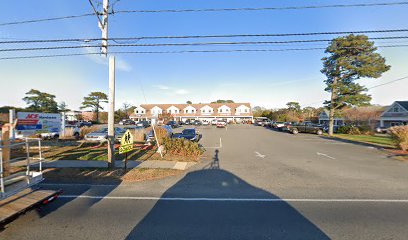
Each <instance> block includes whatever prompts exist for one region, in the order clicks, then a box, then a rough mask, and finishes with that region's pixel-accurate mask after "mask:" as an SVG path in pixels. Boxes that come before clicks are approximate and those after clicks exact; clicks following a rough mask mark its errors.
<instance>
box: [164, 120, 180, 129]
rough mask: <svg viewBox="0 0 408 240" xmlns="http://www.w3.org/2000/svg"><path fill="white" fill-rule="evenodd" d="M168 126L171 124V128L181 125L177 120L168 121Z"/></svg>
mask: <svg viewBox="0 0 408 240" xmlns="http://www.w3.org/2000/svg"><path fill="white" fill-rule="evenodd" d="M166 125H167V126H170V127H171V128H178V127H180V125H179V124H178V123H177V122H176V121H168V122H167V123H166Z"/></svg>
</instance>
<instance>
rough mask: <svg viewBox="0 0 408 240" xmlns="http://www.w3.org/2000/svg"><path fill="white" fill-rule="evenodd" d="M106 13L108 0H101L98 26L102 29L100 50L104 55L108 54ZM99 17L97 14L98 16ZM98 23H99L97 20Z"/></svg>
mask: <svg viewBox="0 0 408 240" xmlns="http://www.w3.org/2000/svg"><path fill="white" fill-rule="evenodd" d="M108 15H109V0H103V15H102V26H99V28H100V29H101V31H102V48H101V52H102V54H104V55H105V56H107V54H108ZM98 19H99V16H98ZM99 24H101V23H100V22H99Z"/></svg>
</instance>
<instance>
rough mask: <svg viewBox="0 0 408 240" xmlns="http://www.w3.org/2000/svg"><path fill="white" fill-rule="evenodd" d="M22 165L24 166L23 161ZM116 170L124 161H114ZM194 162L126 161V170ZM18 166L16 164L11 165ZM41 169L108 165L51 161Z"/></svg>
mask: <svg viewBox="0 0 408 240" xmlns="http://www.w3.org/2000/svg"><path fill="white" fill-rule="evenodd" d="M22 163H24V164H25V161H23V162H22ZM115 163H116V164H115V166H116V168H123V167H124V166H125V162H124V161H116V162H115ZM195 164H196V163H195V162H173V161H162V160H147V161H133V160H132V161H128V163H127V168H129V169H132V168H163V169H177V170H186V169H188V168H190V167H192V166H193V165H195ZM13 165H14V166H18V165H19V164H18V163H15V164H13ZM31 166H33V167H38V163H34V164H32V165H31ZM42 167H43V168H107V167H108V163H107V162H106V161H94V160H88V161H87V160H53V161H47V162H43V163H42Z"/></svg>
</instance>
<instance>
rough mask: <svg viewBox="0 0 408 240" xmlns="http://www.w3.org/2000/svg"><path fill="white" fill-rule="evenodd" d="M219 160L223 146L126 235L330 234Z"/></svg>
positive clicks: (317, 236)
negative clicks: (211, 159)
mask: <svg viewBox="0 0 408 240" xmlns="http://www.w3.org/2000/svg"><path fill="white" fill-rule="evenodd" d="M219 163H220V159H219V150H218V149H217V150H215V154H214V158H213V161H212V164H210V165H209V167H208V168H207V169H201V170H197V171H193V172H190V173H188V174H187V175H186V176H185V177H184V178H183V179H181V180H180V181H179V182H177V183H176V184H175V185H174V186H172V187H171V188H169V189H168V190H167V191H166V192H165V193H164V194H163V195H162V196H161V200H158V201H157V202H156V204H155V206H154V207H153V208H152V209H151V210H150V212H149V213H148V214H147V215H146V216H145V217H144V218H143V219H142V220H141V221H140V222H139V223H138V224H137V225H136V226H135V227H134V228H133V229H132V230H131V232H130V233H129V234H128V236H127V238H126V239H178V240H183V239H188V240H190V239H205V240H207V239H329V237H328V236H327V235H326V234H325V233H324V232H322V231H321V230H320V229H319V228H318V227H317V226H316V225H315V224H313V223H312V222H311V221H309V220H308V219H307V218H306V217H304V216H303V215H302V214H301V213H300V212H298V211H297V210H296V209H295V208H293V207H292V206H291V205H290V204H288V203H287V202H285V201H282V200H280V199H279V197H278V196H276V195H274V194H271V193H269V192H267V191H265V190H262V189H260V188H257V187H255V186H252V185H250V184H249V183H247V182H245V181H244V180H243V179H241V178H239V177H238V176H236V175H234V174H233V173H231V172H228V171H225V170H222V169H220V168H219ZM266 199H268V200H266ZM271 199H274V200H273V201H271Z"/></svg>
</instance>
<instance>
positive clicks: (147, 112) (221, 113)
mask: <svg viewBox="0 0 408 240" xmlns="http://www.w3.org/2000/svg"><path fill="white" fill-rule="evenodd" d="M162 114H166V115H169V114H170V115H171V117H172V118H173V119H174V120H177V121H186V120H187V119H191V120H206V121H211V120H213V119H225V120H227V121H236V122H239V121H243V120H251V121H252V120H253V114H252V110H251V105H250V103H203V104H142V105H140V106H137V107H136V108H135V112H134V113H133V114H132V115H130V118H131V119H134V120H151V119H152V118H159V117H160V115H162Z"/></svg>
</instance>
